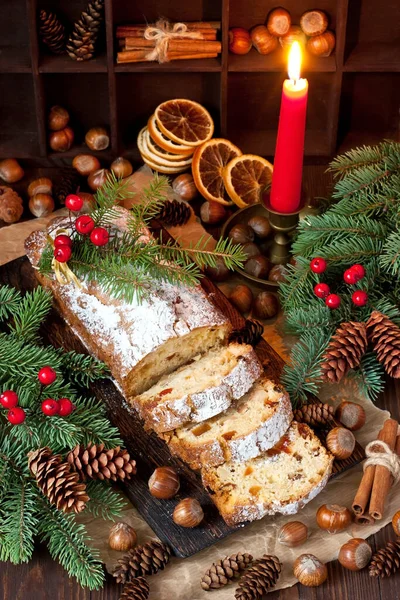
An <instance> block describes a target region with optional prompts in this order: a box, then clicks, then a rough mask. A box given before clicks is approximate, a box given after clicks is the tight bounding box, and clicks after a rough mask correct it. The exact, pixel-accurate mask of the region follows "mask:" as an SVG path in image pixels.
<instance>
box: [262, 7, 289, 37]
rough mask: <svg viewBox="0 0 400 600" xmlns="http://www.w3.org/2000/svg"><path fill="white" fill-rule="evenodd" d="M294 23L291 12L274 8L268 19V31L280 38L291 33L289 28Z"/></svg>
mask: <svg viewBox="0 0 400 600" xmlns="http://www.w3.org/2000/svg"><path fill="white" fill-rule="evenodd" d="M291 23H292V19H291V17H290V12H289V11H288V10H286V9H285V8H281V7H278V8H274V9H273V10H271V12H270V13H269V15H268V18H267V29H268V31H269V32H270V34H271V35H275V36H276V37H280V36H281V35H285V34H286V33H287V32H288V31H289V27H290V25H291Z"/></svg>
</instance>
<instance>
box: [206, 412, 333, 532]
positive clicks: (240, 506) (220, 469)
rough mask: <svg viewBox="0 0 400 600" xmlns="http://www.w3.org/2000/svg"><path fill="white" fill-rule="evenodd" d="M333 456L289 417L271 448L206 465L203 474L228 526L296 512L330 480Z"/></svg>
mask: <svg viewBox="0 0 400 600" xmlns="http://www.w3.org/2000/svg"><path fill="white" fill-rule="evenodd" d="M332 462H333V456H331V455H330V454H329V452H328V451H327V450H326V449H325V448H324V447H323V446H322V444H321V442H320V441H319V439H318V438H317V437H316V436H315V434H314V433H313V432H312V431H311V429H310V428H309V427H308V426H307V425H305V424H303V423H297V422H295V421H294V422H293V423H292V425H291V426H290V428H289V430H288V432H287V433H286V434H285V435H284V437H283V438H282V439H281V440H280V442H279V443H278V444H277V446H275V447H274V448H273V449H271V450H268V451H267V452H265V453H264V454H262V455H261V456H258V457H257V458H253V459H251V460H247V461H244V462H242V463H240V462H233V461H230V462H227V463H224V464H223V465H220V466H217V467H204V468H203V469H202V479H203V484H204V486H205V487H206V488H207V489H208V491H209V492H210V494H211V497H212V499H213V501H214V503H215V504H216V506H217V508H218V510H219V512H220V513H221V515H222V517H223V519H224V521H225V522H226V523H227V524H228V525H236V524H238V523H242V522H244V521H254V520H256V519H261V518H262V517H264V516H265V515H273V514H275V513H282V514H286V515H294V514H296V513H297V512H298V511H299V510H300V509H301V508H302V507H303V506H304V505H305V504H307V502H310V500H312V499H313V498H314V497H315V496H316V495H317V494H319V493H320V492H321V491H322V489H323V488H324V487H325V485H326V483H327V482H328V479H329V476H330V473H331V470H332Z"/></svg>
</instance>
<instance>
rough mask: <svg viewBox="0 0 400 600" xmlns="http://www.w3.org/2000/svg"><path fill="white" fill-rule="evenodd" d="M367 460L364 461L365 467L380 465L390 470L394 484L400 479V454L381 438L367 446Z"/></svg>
mask: <svg viewBox="0 0 400 600" xmlns="http://www.w3.org/2000/svg"><path fill="white" fill-rule="evenodd" d="M365 454H366V456H367V460H366V461H364V466H363V469H364V471H365V469H366V468H367V467H371V466H377V465H380V466H382V467H385V468H386V469H388V470H389V471H390V473H391V474H392V476H393V479H394V485H396V483H398V482H399V481H400V456H398V455H397V454H396V453H395V452H393V450H391V449H390V448H389V446H388V445H387V444H386V443H385V442H382V441H381V440H375V441H373V442H370V443H369V444H368V446H367V447H366V448H365Z"/></svg>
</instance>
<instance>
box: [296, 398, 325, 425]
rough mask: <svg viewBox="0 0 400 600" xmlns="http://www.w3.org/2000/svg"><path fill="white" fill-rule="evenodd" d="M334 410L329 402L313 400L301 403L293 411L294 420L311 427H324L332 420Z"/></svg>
mask: <svg viewBox="0 0 400 600" xmlns="http://www.w3.org/2000/svg"><path fill="white" fill-rule="evenodd" d="M334 413H335V410H334V408H333V406H331V405H330V404H324V403H323V402H315V403H310V404H303V405H302V406H300V408H296V410H295V411H294V413H293V415H294V420H295V421H298V422H299V423H307V425H311V427H326V426H327V425H329V423H331V422H332V420H333V418H334Z"/></svg>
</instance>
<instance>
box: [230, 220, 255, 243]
mask: <svg viewBox="0 0 400 600" xmlns="http://www.w3.org/2000/svg"><path fill="white" fill-rule="evenodd" d="M228 238H229V239H230V240H232V242H233V243H234V244H246V243H247V242H253V241H254V231H253V230H252V229H251V227H249V226H248V225H243V224H239V225H234V226H233V227H232V229H231V230H230V232H229V233H228Z"/></svg>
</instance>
